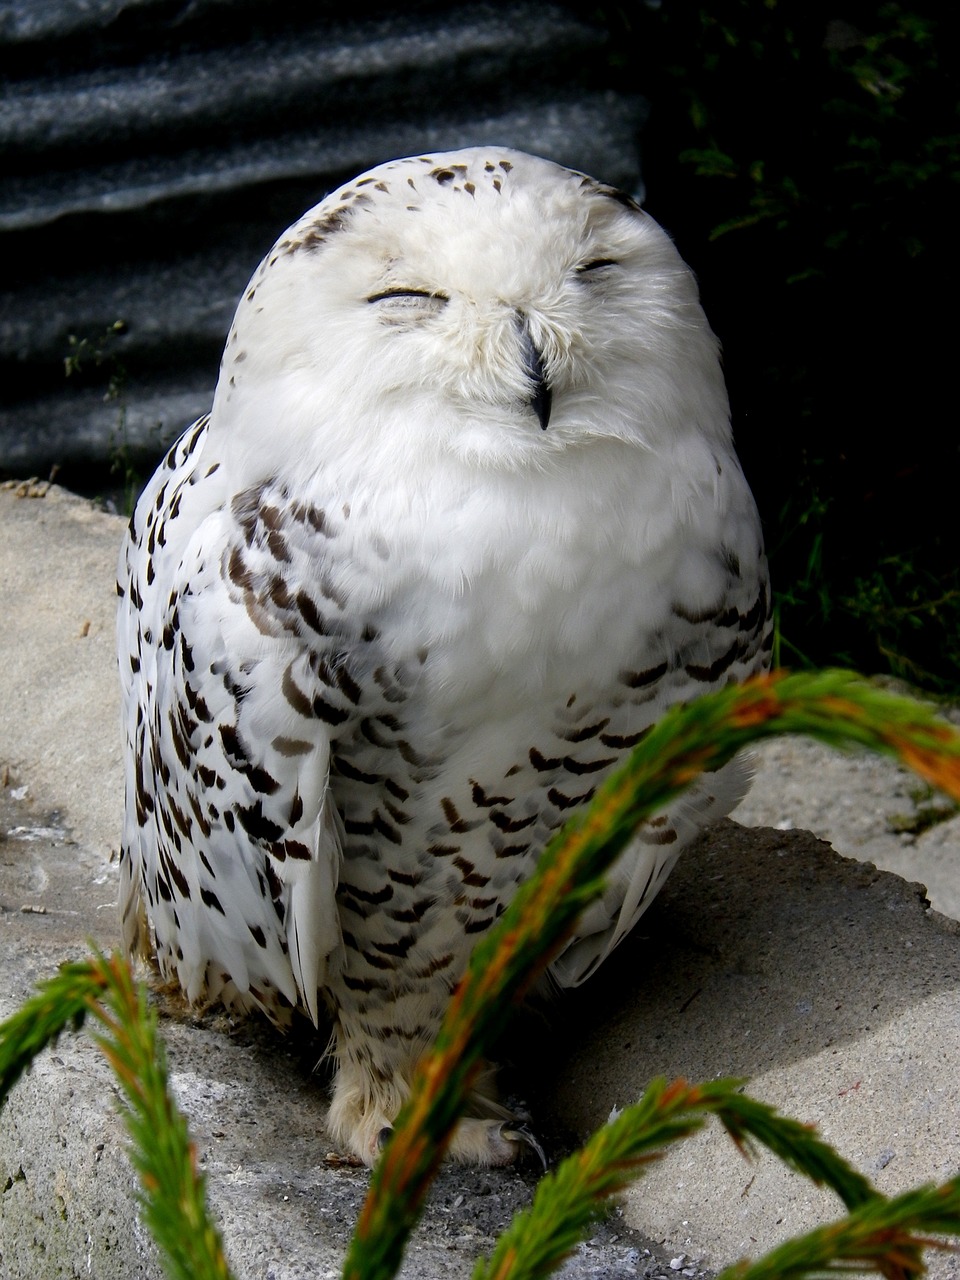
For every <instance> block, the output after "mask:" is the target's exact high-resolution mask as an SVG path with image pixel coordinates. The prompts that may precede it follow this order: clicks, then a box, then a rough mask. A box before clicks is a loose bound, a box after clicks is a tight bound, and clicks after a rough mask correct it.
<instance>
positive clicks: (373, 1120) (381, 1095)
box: [327, 1064, 547, 1168]
mask: <svg viewBox="0 0 960 1280" xmlns="http://www.w3.org/2000/svg"><path fill="white" fill-rule="evenodd" d="M408 1094H409V1085H408V1084H407V1083H406V1081H405V1080H404V1079H403V1077H402V1076H395V1077H394V1078H393V1079H392V1080H390V1081H383V1082H378V1087H377V1089H376V1090H374V1089H373V1088H371V1087H370V1081H369V1080H368V1079H367V1078H366V1077H365V1075H364V1073H363V1072H361V1071H359V1070H358V1069H357V1068H356V1066H355V1065H354V1064H344V1065H343V1066H341V1069H340V1071H339V1073H338V1075H337V1081H336V1085H335V1087H334V1092H333V1099H332V1101H331V1104H330V1110H329V1112H328V1114H327V1128H328V1130H329V1132H330V1136H331V1137H332V1138H333V1139H334V1141H335V1142H336V1143H337V1144H338V1145H339V1146H340V1147H341V1149H343V1150H344V1151H348V1152H349V1153H350V1154H351V1155H354V1156H358V1157H359V1158H360V1159H361V1160H362V1161H363V1163H364V1164H366V1165H372V1164H374V1163H375V1162H376V1160H377V1158H378V1156H379V1155H380V1152H381V1151H382V1150H383V1148H384V1147H385V1146H386V1144H387V1143H388V1142H389V1140H390V1136H391V1134H392V1133H393V1121H394V1118H395V1116H396V1115H397V1113H398V1112H399V1111H400V1108H401V1107H402V1105H403V1103H404V1102H405V1101H406V1099H407V1096H408ZM491 1094H492V1070H490V1071H489V1072H488V1073H487V1075H486V1077H485V1078H482V1080H481V1087H480V1088H477V1089H475V1090H474V1092H473V1094H472V1097H471V1101H470V1107H471V1110H473V1112H474V1114H473V1115H468V1116H465V1117H464V1118H463V1119H462V1120H461V1121H460V1122H459V1124H458V1125H457V1127H456V1129H455V1130H454V1132H453V1137H452V1138H451V1140H450V1146H449V1151H448V1154H449V1156H450V1158H451V1159H453V1160H458V1161H460V1163H461V1164H476V1165H486V1166H501V1165H509V1164H514V1163H515V1162H516V1161H517V1160H518V1159H520V1157H521V1155H522V1154H523V1153H524V1152H525V1151H528V1150H529V1151H533V1152H535V1153H536V1155H537V1157H538V1158H539V1160H540V1162H541V1164H542V1165H543V1166H544V1168H546V1164H547V1162H546V1157H545V1156H544V1154H543V1148H542V1147H541V1146H540V1143H539V1142H538V1141H537V1139H536V1138H535V1137H534V1136H533V1134H532V1133H531V1132H530V1130H529V1129H528V1128H527V1126H526V1124H525V1123H524V1122H525V1120H526V1118H527V1117H526V1116H525V1115H523V1114H520V1115H517V1114H514V1113H511V1112H510V1111H509V1110H508V1109H507V1108H506V1107H503V1106H501V1105H500V1104H499V1103H498V1102H496V1101H495V1100H494V1098H493V1097H492V1096H491ZM477 1112H479V1113H480V1115H477Z"/></svg>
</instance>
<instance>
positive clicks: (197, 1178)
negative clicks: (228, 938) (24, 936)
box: [0, 954, 230, 1280]
mask: <svg viewBox="0 0 960 1280" xmlns="http://www.w3.org/2000/svg"><path fill="white" fill-rule="evenodd" d="M87 1014H90V1015H91V1016H92V1017H93V1018H94V1019H95V1020H96V1022H98V1023H99V1024H100V1026H101V1027H102V1028H103V1030H102V1031H100V1032H95V1033H94V1039H95V1041H96V1042H97V1044H98V1045H99V1046H100V1048H101V1049H102V1050H103V1053H104V1054H105V1056H106V1058H107V1061H108V1062H109V1063H110V1065H111V1066H112V1068H113V1070H114V1074H115V1075H116V1077H117V1081H118V1082H119V1085H120V1088H121V1090H122V1092H123V1095H124V1097H125V1099H126V1102H127V1106H126V1107H124V1108H123V1118H124V1121H125V1123H126V1126H127V1130H128V1132H129V1134H130V1139H131V1147H130V1158H131V1160H132V1162H133V1165H134V1168H135V1169H136V1170H137V1173H138V1174H139V1175H140V1186H141V1191H140V1205H141V1210H142V1213H143V1217H144V1221H145V1222H146V1224H147V1226H148V1227H149V1229H150V1231H151V1232H152V1234H153V1237H154V1239H155V1240H156V1242H157V1244H158V1246H159V1248H160V1252H161V1255H162V1257H163V1259H164V1263H165V1267H166V1270H167V1274H168V1275H169V1276H170V1277H171V1278H172V1280H230V1272H229V1269H228V1267H227V1264H226V1261H225V1259H224V1256H223V1246H222V1243H221V1240H220V1235H219V1232H218V1231H217V1229H216V1227H214V1226H213V1224H212V1222H211V1220H210V1217H209V1214H208V1212H207V1208H206V1199H205V1192H204V1180H203V1177H202V1175H201V1174H200V1173H199V1171H198V1170H197V1166H196V1156H195V1151H194V1147H193V1143H192V1142H191V1141H190V1135H189V1133H188V1130H187V1123H186V1121H185V1120H184V1118H183V1116H182V1114H181V1113H180V1111H179V1110H178V1109H177V1106H176V1104H175V1103H174V1101H173V1098H172V1097H171V1095H170V1089H169V1081H168V1076H167V1067H166V1059H165V1055H164V1052H163V1046H162V1044H161V1043H160V1042H159V1040H158V1038H157V1018H156V1014H155V1013H154V1012H153V1010H152V1009H150V1008H149V1007H148V1006H147V999H146V991H145V988H144V987H143V986H142V985H137V984H135V983H134V981H133V977H132V976H131V973H130V969H129V967H128V965H127V963H126V961H125V960H123V959H122V958H121V957H120V956H113V957H111V958H109V959H108V958H107V957H105V956H102V955H100V954H96V955H95V956H93V958H91V959H90V960H87V961H84V962H82V963H80V964H70V965H64V966H63V967H62V968H61V970H60V972H59V973H58V974H57V976H56V977H55V978H51V979H49V980H48V981H46V982H44V983H42V984H41V987H40V992H39V994H38V995H36V996H34V997H33V998H32V999H31V1000H28V1001H27V1003H26V1004H24V1005H23V1006H22V1008H20V1009H19V1010H18V1011H17V1012H16V1013H15V1014H14V1015H13V1016H12V1017H11V1018H9V1019H7V1021H6V1022H4V1023H3V1024H0V1107H2V1106H3V1104H4V1103H5V1102H6V1101H7V1099H8V1097H9V1094H10V1090H11V1089H12V1088H13V1086H14V1084H15V1083H16V1081H17V1080H18V1079H19V1078H20V1076H21V1075H23V1073H24V1072H25V1071H26V1070H28V1069H29V1067H30V1064H31V1063H32V1062H33V1059H34V1058H35V1057H36V1055H37V1054H38V1053H39V1052H40V1051H41V1050H42V1049H43V1048H45V1047H46V1046H47V1045H48V1044H51V1043H52V1042H53V1041H55V1040H56V1039H57V1037H58V1036H59V1035H60V1033H61V1032H62V1031H63V1030H64V1029H65V1028H66V1027H67V1024H68V1023H70V1024H72V1025H73V1026H74V1027H75V1028H79V1027H80V1026H81V1025H82V1023H83V1021H84V1019H85V1017H86V1015H87Z"/></svg>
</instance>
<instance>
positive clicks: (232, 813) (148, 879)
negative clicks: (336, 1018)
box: [121, 470, 346, 1022]
mask: <svg viewBox="0 0 960 1280" xmlns="http://www.w3.org/2000/svg"><path fill="white" fill-rule="evenodd" d="M193 479H194V481H196V476H194V477H193ZM187 484H190V475H189V474H187V472H186V470H184V473H183V474H181V475H180V476H178V483H177V484H176V485H171V486H170V487H169V489H168V490H167V491H166V492H165V493H162V494H158V495H156V496H155V495H153V494H147V495H145V497H144V500H142V502H141V506H140V508H138V515H137V517H135V519H134V522H133V525H132V529H131V535H130V539H129V546H128V548H127V552H126V555H125V556H124V557H123V559H122V561H121V563H122V564H124V563H126V564H128V565H131V566H133V569H132V570H131V569H128V573H130V581H131V588H130V589H128V590H127V592H126V607H127V610H128V612H129V613H130V614H132V615H134V617H133V618H132V619H130V620H128V622H127V625H126V626H125V627H121V634H123V633H126V634H127V636H128V643H129V644H130V647H131V651H133V649H134V646H135V649H136V655H137V662H138V663H140V664H142V665H140V666H139V669H138V670H137V671H136V672H135V674H134V676H133V678H132V679H131V680H129V682H128V689H127V695H126V701H127V709H126V720H127V726H128V734H129V736H130V737H131V739H132V745H133V750H132V751H129V752H128V761H129V762H132V763H129V762H128V780H127V781H128V786H127V789H128V800H127V820H126V828H125V841H124V846H125V847H124V855H125V856H124V864H125V865H124V867H123V877H124V887H123V895H124V898H125V901H124V904H123V907H124V920H125V937H126V941H127V944H128V947H130V948H131V949H134V948H136V946H137V945H138V935H142V930H143V914H144V913H143V910H142V906H141V895H145V896H146V898H147V900H148V901H149V904H150V911H149V914H150V916H151V918H152V920H153V923H154V931H155V945H156V951H157V956H158V959H159V960H160V964H161V968H162V969H163V970H164V971H165V972H167V973H170V972H171V970H175V971H176V974H177V977H178V980H179V982H180V985H181V986H182V987H183V989H184V991H185V992H186V993H187V996H188V998H189V999H190V1000H198V999H201V998H206V999H211V1000H212V999H223V1000H225V1001H226V1002H227V1003H230V1002H235V1003H239V1004H241V1005H250V1004H255V1005H259V1006H260V1007H262V1008H263V1009H264V1010H265V1011H266V1012H267V1013H268V1014H270V1015H271V1016H273V1017H274V1018H280V1019H282V1018H283V1017H284V1016H285V1010H286V1008H287V1007H288V1006H295V1005H299V1006H302V1007H304V1008H305V1009H306V1010H307V1011H308V1012H309V1014H310V1016H311V1017H312V1018H313V1020H314V1021H315V1022H316V1020H317V1017H318V988H319V987H321V986H322V985H323V983H324V976H325V974H326V972H327V969H328V966H330V965H333V964H336V963H337V956H338V953H339V951H340V948H341V945H342V939H341V934H340V926H339V921H338V916H337V911H336V904H335V893H336V888H337V881H338V876H339V866H340V857H341V849H342V830H341V826H340V819H339V816H338V814H337V810H336V806H335V805H334V804H333V803H331V802H330V800H329V775H330V758H331V731H332V724H331V720H336V719H346V714H345V713H344V714H342V715H341V714H340V713H339V712H338V713H337V714H336V715H334V714H333V712H332V711H331V715H330V716H329V717H328V718H327V719H326V720H325V719H323V717H322V715H319V714H317V711H316V708H317V707H318V706H320V707H321V708H322V707H327V708H328V709H330V708H331V707H332V704H331V703H330V702H329V701H322V700H321V699H322V694H321V692H320V690H319V689H318V684H319V683H320V680H319V676H318V674H317V670H318V663H317V655H316V654H315V653H314V652H313V651H312V650H311V647H310V644H309V641H307V640H305V639H304V637H303V636H302V635H301V634H300V632H301V631H303V630H305V628H304V627H303V626H302V625H301V626H298V625H295V624H294V623H293V622H292V621H291V620H290V619H289V618H287V617H285V615H284V613H283V611H282V610H281V609H278V608H276V607H275V608H273V609H272V610H270V609H268V608H267V607H266V606H267V604H268V603H269V597H270V591H271V589H272V590H273V592H274V595H279V596H281V598H283V597H282V593H281V590H280V586H281V582H282V574H280V572H279V570H280V569H283V568H284V567H286V566H284V565H283V564H280V565H278V563H277V560H276V558H275V555H274V551H275V549H276V544H274V549H273V550H271V548H270V546H269V543H268V541H267V539H265V538H263V539H260V538H258V537H257V536H255V535H254V536H252V537H251V536H250V530H249V527H248V526H244V524H243V523H242V521H241V520H238V517H237V512H236V511H235V510H234V509H230V508H227V509H222V508H221V509H216V510H213V511H212V512H210V513H209V514H206V515H204V516H203V517H202V518H201V519H199V520H197V519H196V518H195V515H196V512H195V508H196V506H197V504H198V502H199V501H200V494H199V492H198V491H199V490H202V488H203V485H204V481H203V480H199V481H196V483H195V484H194V485H192V486H191V487H190V488H189V489H188V488H187V487H186V485H187ZM151 499H153V501H151ZM164 504H165V505H164ZM191 507H192V508H193V509H194V511H193V516H194V518H191ZM151 513H152V514H151ZM164 516H165V517H166V519H164ZM178 521H179V522H183V523H185V525H186V532H185V535H183V536H178V527H177V526H178ZM191 526H192V531H191ZM151 547H152V552H149V548H151ZM148 552H149V554H148ZM145 561H146V563H147V568H146V570H145V569H144V562H145ZM121 577H122V574H121ZM138 602H139V604H138ZM149 630H152V631H153V633H154V634H153V636H152V637H150V636H148V635H147V634H146V632H147V631H149ZM131 636H133V637H136V639H135V640H133V639H130V637H131ZM158 637H159V642H160V643H159V645H158V644H157V641H158ZM151 641H152V642H151ZM161 646H162V651H163V652H162V660H161V661H159V662H158V661H156V660H155V653H156V649H157V648H160V647H161ZM131 658H133V652H131ZM143 941H144V939H143V937H142V936H140V938H139V942H140V944H141V946H142V943H143Z"/></svg>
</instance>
